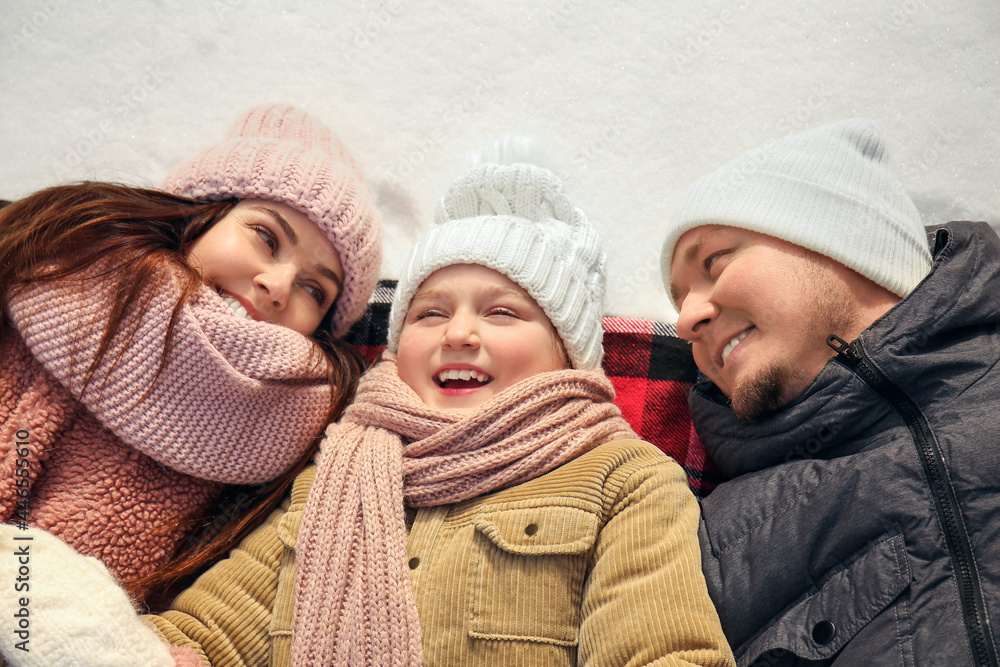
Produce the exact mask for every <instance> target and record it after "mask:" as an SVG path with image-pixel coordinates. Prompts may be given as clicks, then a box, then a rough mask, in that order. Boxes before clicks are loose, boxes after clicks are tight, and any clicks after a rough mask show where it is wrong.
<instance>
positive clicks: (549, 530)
mask: <svg viewBox="0 0 1000 667" xmlns="http://www.w3.org/2000/svg"><path fill="white" fill-rule="evenodd" d="M475 525H476V530H478V531H479V532H480V533H482V534H483V535H484V536H485V537H486V538H487V539H489V540H490V541H491V542H493V544H495V545H496V546H497V547H499V548H500V549H503V550H504V551H506V552H508V553H513V554H522V555H539V556H540V555H545V554H579V553H583V552H585V551H588V550H589V549H590V548H591V547H593V546H594V542H595V541H596V540H597V515H595V514H593V513H592V512H588V511H586V510H582V509H579V508H576V507H553V506H551V505H549V506H546V507H528V508H519V509H507V510H497V511H493V512H484V513H483V514H481V515H479V517H478V518H477V519H476V523H475Z"/></svg>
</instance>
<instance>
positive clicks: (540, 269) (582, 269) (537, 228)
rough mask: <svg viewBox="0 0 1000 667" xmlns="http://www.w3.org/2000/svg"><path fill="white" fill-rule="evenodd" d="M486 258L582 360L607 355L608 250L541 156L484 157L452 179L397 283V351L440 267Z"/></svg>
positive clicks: (587, 362)
mask: <svg viewBox="0 0 1000 667" xmlns="http://www.w3.org/2000/svg"><path fill="white" fill-rule="evenodd" d="M454 264H479V265H482V266H485V267H488V268H491V269H493V270H495V271H498V272H500V273H502V274H503V275H505V276H507V277H508V278H510V279H511V280H512V281H514V282H515V283H517V284H518V285H520V286H521V287H522V288H523V289H524V290H525V291H526V292H527V293H528V294H529V295H530V296H531V297H532V298H533V299H534V300H535V301H536V302H537V303H538V305H539V306H540V307H541V308H542V310H543V311H545V314H546V315H547V316H548V318H549V320H550V321H551V322H552V324H553V326H554V327H555V329H556V331H557V332H558V334H559V336H560V338H561V339H562V342H563V345H564V346H565V348H566V352H567V354H568V355H569V358H570V362H571V363H572V364H573V367H574V368H578V369H583V370H595V369H597V368H599V367H600V365H601V359H602V358H603V356H604V348H603V347H602V339H603V334H604V330H603V329H602V327H601V317H602V314H603V310H604V293H605V288H606V275H605V255H604V253H603V252H601V242H600V239H599V237H598V235H597V231H596V230H595V229H594V228H593V226H592V225H591V224H590V221H589V220H588V219H587V216H586V215H585V214H584V213H583V211H581V210H580V209H578V208H576V207H575V206H574V205H573V203H572V202H571V201H570V200H569V198H568V197H567V196H566V195H565V193H564V192H563V186H562V182H561V181H560V180H559V179H558V178H557V177H556V176H555V174H553V173H552V172H551V171H549V170H548V169H543V168H541V167H538V166H535V165H533V164H526V163H517V164H510V165H501V164H481V165H479V166H476V167H473V168H472V169H471V170H469V171H468V172H467V173H466V174H464V175H463V176H462V177H460V178H459V179H458V180H457V181H455V183H454V184H453V185H452V186H451V188H450V189H449V190H448V192H447V193H446V194H445V196H444V197H443V198H442V199H441V201H440V202H439V204H438V206H437V210H436V211H435V215H434V223H433V224H432V225H431V226H430V228H429V229H428V231H427V233H426V234H425V235H424V237H423V238H422V239H421V240H420V241H419V242H418V243H417V245H416V247H415V248H414V250H413V254H412V255H411V257H410V262H409V266H408V267H407V269H406V271H405V273H404V274H403V277H402V278H401V279H400V281H399V283H398V285H397V286H396V292H395V295H394V299H393V302H392V310H391V312H390V314H389V332H388V348H389V351H390V352H396V351H397V350H398V347H399V334H400V331H401V330H402V328H403V320H404V319H405V317H406V311H407V310H408V308H409V305H410V301H411V300H412V299H413V296H414V295H415V294H416V292H417V290H418V289H419V288H420V285H421V283H423V282H424V280H426V279H427V277H428V276H430V275H431V274H432V273H434V272H435V271H437V270H438V269H442V268H444V267H446V266H451V265H454Z"/></svg>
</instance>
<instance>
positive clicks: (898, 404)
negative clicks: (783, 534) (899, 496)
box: [826, 335, 998, 667]
mask: <svg viewBox="0 0 1000 667" xmlns="http://www.w3.org/2000/svg"><path fill="white" fill-rule="evenodd" d="M826 343H827V345H829V346H830V347H831V348H833V350H834V351H835V352H836V353H837V357H838V358H839V360H840V361H841V363H843V364H844V365H845V366H847V368H849V369H851V370H852V371H854V373H856V374H857V375H858V377H860V378H861V379H862V380H863V381H864V383H865V384H867V385H868V386H869V387H871V388H872V389H873V390H874V391H875V392H876V393H878V394H879V395H880V396H882V398H884V399H885V400H887V401H888V402H889V404H890V405H892V407H893V408H895V409H896V411H897V412H898V413H899V414H900V416H901V417H902V418H903V421H904V422H905V423H906V426H907V428H909V430H910V434H911V436H912V437H913V443H914V445H915V446H916V448H917V454H918V456H919V458H920V463H921V464H922V465H923V468H924V473H925V474H926V475H927V480H928V482H929V483H930V487H931V493H932V495H933V496H934V506H935V508H936V509H937V514H938V518H939V519H940V521H941V525H942V527H943V529H944V537H945V543H946V544H947V545H948V553H949V555H950V556H951V563H952V567H953V568H954V570H955V573H956V577H957V580H958V596H959V599H960V600H961V603H962V616H963V618H964V620H965V631H966V635H967V636H968V639H969V644H970V648H971V649H972V656H973V658H974V664H976V665H984V666H992V667H996V666H997V664H998V660H997V651H996V646H995V645H994V644H993V635H992V633H991V632H990V623H989V617H988V616H987V615H986V605H985V602H984V601H983V590H982V587H981V586H980V580H979V569H978V566H977V565H976V560H975V556H974V555H973V553H972V543H971V542H970V541H969V535H968V533H967V532H966V530H965V523H964V522H963V521H962V519H961V510H960V508H959V505H958V497H957V495H956V494H955V489H954V487H953V486H952V485H951V479H950V478H949V477H948V472H947V467H946V466H945V462H944V457H943V456H942V455H941V450H940V448H939V447H938V445H937V442H935V440H934V436H933V435H932V434H931V430H930V426H928V424H927V420H926V419H925V418H924V416H923V414H922V413H921V412H920V409H919V408H918V407H917V405H916V403H914V402H913V399H911V398H910V397H909V396H908V395H907V394H906V393H904V392H903V390H901V389H900V388H899V387H897V386H896V385H895V384H894V383H893V382H892V381H891V380H890V379H889V378H887V377H886V376H885V374H884V373H883V372H882V371H881V370H879V369H878V368H877V367H876V366H875V364H873V363H872V362H871V360H870V359H869V358H868V356H867V354H866V353H865V351H864V349H863V348H862V347H861V346H860V345H857V344H855V343H848V342H847V341H845V340H844V339H842V338H840V337H839V336H836V335H831V336H829V337H828V338H827V339H826Z"/></svg>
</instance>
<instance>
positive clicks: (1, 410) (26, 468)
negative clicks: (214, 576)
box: [0, 335, 221, 598]
mask: <svg viewBox="0 0 1000 667" xmlns="http://www.w3.org/2000/svg"><path fill="white" fill-rule="evenodd" d="M19 431H20V436H18V432H19ZM17 442H24V443H27V444H26V445H20V446H16V443H17ZM24 450H27V456H21V455H20V454H18V451H20V453H21V454H24V453H25V452H24ZM18 461H24V462H25V463H23V464H21V465H22V467H20V468H18ZM25 464H26V465H25ZM24 472H27V477H20V476H18V475H19V474H24ZM19 480H24V481H22V484H24V483H25V482H26V483H27V484H28V486H27V488H29V489H30V491H31V496H30V498H29V499H28V508H27V521H28V523H30V524H32V525H35V526H39V527H41V528H44V529H45V530H47V531H49V532H51V533H53V534H55V535H57V536H59V537H60V538H61V539H62V540H64V541H65V542H66V543H67V544H69V545H71V546H72V547H74V548H75V549H76V550H77V551H79V552H81V553H83V554H85V555H87V556H93V557H95V558H99V559H100V560H101V561H102V562H103V563H104V564H105V565H107V567H108V568H109V569H110V570H111V571H112V573H114V575H115V576H116V577H117V578H118V579H120V580H122V581H126V582H128V581H133V580H135V579H138V578H139V577H142V576H145V575H148V574H152V573H153V572H154V571H156V570H157V569H158V568H161V567H163V566H164V565H165V564H166V563H167V561H168V560H169V557H170V555H171V554H172V553H174V550H175V549H176V547H177V545H178V543H179V542H180V541H181V540H182V539H184V537H185V536H186V534H187V530H186V529H185V527H184V526H182V525H179V524H178V522H179V521H180V520H182V519H184V518H185V517H188V516H191V515H192V514H193V513H196V512H200V511H202V510H204V509H205V508H207V507H208V506H209V505H210V504H211V502H212V500H213V499H214V498H215V497H216V496H217V495H218V493H219V491H220V489H221V485H220V484H219V483H217V482H208V481H205V480H201V479H197V478H195V477H191V476H189V475H185V474H183V473H179V472H177V471H175V470H170V469H167V468H164V467H163V466H162V465H160V464H159V463H157V462H156V461H154V460H153V459H151V458H150V457H148V456H146V455H144V454H140V453H139V452H137V451H136V450H135V449H133V448H132V447H129V446H128V445H126V444H125V443H124V442H122V441H121V440H120V439H118V438H117V437H116V436H115V435H114V433H112V432H111V431H109V430H107V429H105V428H104V427H102V426H101V423H100V422H99V421H98V420H97V419H96V418H95V417H94V416H93V415H92V414H90V413H89V412H88V411H87V410H85V409H83V408H82V407H81V406H80V404H79V403H78V402H77V401H76V400H75V399H74V398H73V396H72V395H71V394H70V393H69V391H67V390H66V388H65V387H63V386H62V385H61V384H59V383H58V382H57V381H56V379H55V378H54V377H52V375H51V374H50V373H48V372H47V371H46V370H45V369H44V368H43V367H42V366H41V365H40V364H39V363H38V362H37V361H35V359H34V358H33V357H32V356H31V353H30V352H29V351H28V349H27V348H26V347H25V345H24V342H23V341H21V340H20V339H19V338H17V337H16V336H13V335H11V336H9V337H8V339H7V340H6V341H4V349H3V357H2V358H0V521H6V522H10V521H14V520H15V518H16V517H17V513H18V504H17V503H18V500H19V499H20V498H19V496H18V490H19V488H18V487H17V485H16V484H17V482H18V481H19ZM20 488H25V487H23V486H22V487H20ZM22 516H23V515H22ZM139 597H140V598H141V597H142V595H141V594H140V595H139Z"/></svg>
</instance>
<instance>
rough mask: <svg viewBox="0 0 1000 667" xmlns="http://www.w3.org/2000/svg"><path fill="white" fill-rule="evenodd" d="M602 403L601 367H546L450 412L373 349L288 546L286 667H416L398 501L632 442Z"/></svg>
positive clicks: (453, 492) (461, 493)
mask: <svg viewBox="0 0 1000 667" xmlns="http://www.w3.org/2000/svg"><path fill="white" fill-rule="evenodd" d="M613 398H614V389H613V388H612V386H611V383H610V381H609V380H608V379H607V377H605V375H604V373H603V372H601V371H577V370H565V371H554V372H550V373H540V374H538V375H535V376H532V377H530V378H528V379H526V380H524V381H522V382H520V383H518V384H517V385H515V386H513V387H510V388H508V389H505V390H504V391H502V392H500V393H499V394H497V395H496V396H495V397H493V398H492V399H490V400H489V401H488V402H487V403H485V404H484V405H483V406H482V407H481V408H480V409H479V410H478V411H477V412H475V413H474V414H472V415H465V416H462V415H458V414H452V413H447V412H442V411H439V410H435V409H433V408H430V407H428V406H427V405H426V404H425V403H423V402H422V401H421V400H420V398H419V397H418V396H417V395H416V393H414V391H413V390H412V389H410V387H408V386H407V385H406V384H404V383H403V382H402V380H400V379H399V375H398V373H397V370H396V360H395V357H394V356H393V355H391V354H389V353H385V354H384V356H383V361H381V362H380V363H379V364H377V365H376V366H375V367H374V368H372V369H371V370H370V371H368V373H367V374H366V375H365V376H364V377H363V378H362V381H361V384H360V386H359V388H358V394H357V397H356V399H355V402H354V404H353V405H352V406H351V407H350V408H348V409H347V411H346V412H345V413H344V416H343V418H342V419H341V421H340V422H339V423H337V424H332V425H331V426H329V427H328V428H327V432H326V438H325V439H324V441H323V443H322V444H321V445H320V453H319V454H318V456H317V464H318V469H317V472H316V479H315V481H314V483H313V487H312V489H311V490H310V493H309V499H308V501H307V503H306V509H305V515H304V517H303V520H302V527H301V530H300V532H299V537H298V541H297V546H296V552H297V556H296V558H297V568H298V569H297V572H296V579H295V588H296V594H295V620H294V623H293V632H292V664H295V665H351V666H352V667H357V666H362V665H411V666H413V665H420V664H421V634H420V622H419V619H418V618H417V608H416V603H415V601H414V598H413V591H412V589H411V587H410V581H409V571H408V569H407V565H406V527H405V523H404V521H405V518H404V505H405V506H408V507H426V506H435V505H445V504H451V503H457V502H461V501H463V500H468V499H470V498H475V497H477V496H480V495H482V494H485V493H488V492H490V491H494V490H497V489H502V488H506V487H510V486H514V485H516V484H520V483H522V482H526V481H528V480H531V479H533V478H535V477H538V476H539V475H542V474H544V473H546V472H548V471H550V470H552V469H554V468H556V467H558V466H560V465H562V464H563V463H566V462H567V461H570V460H572V459H574V458H576V457H577V456H580V455H581V454H583V453H585V452H587V451H589V450H590V449H592V448H594V447H596V446H598V445H600V444H602V443H604V442H609V441H611V440H616V439H620V438H633V437H635V434H634V433H633V431H632V429H631V428H630V427H629V425H628V423H627V422H625V420H624V419H623V418H622V416H621V412H620V411H619V409H618V408H617V407H616V406H615V405H614V404H613V403H612V400H613Z"/></svg>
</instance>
